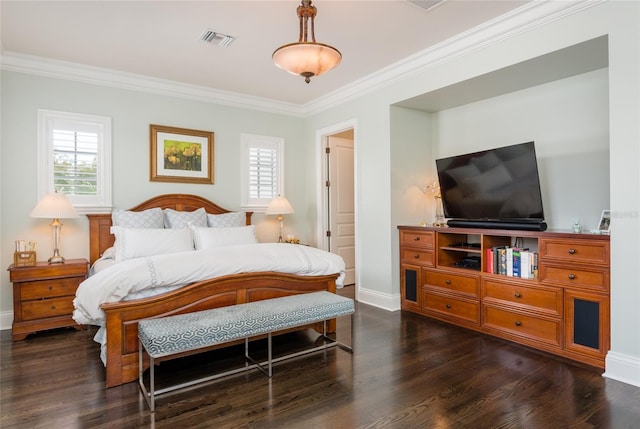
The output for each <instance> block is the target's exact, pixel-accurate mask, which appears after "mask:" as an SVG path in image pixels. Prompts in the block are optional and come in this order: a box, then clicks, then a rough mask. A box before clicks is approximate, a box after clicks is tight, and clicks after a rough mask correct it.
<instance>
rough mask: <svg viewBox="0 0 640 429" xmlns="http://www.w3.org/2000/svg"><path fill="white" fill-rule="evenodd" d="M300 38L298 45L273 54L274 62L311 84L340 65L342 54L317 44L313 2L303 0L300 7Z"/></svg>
mask: <svg viewBox="0 0 640 429" xmlns="http://www.w3.org/2000/svg"><path fill="white" fill-rule="evenodd" d="M297 11H298V17H299V19H300V37H299V39H298V43H289V44H288V45H284V46H281V47H279V48H278V49H276V50H275V52H274V53H273V56H272V58H273V62H274V63H275V65H276V66H278V67H280V68H281V69H283V70H285V71H287V72H289V73H291V74H295V75H300V76H303V77H304V78H305V79H304V80H305V82H307V83H309V82H310V81H311V77H313V76H320V75H321V74H322V73H325V72H327V71H329V70H331V69H332V68H334V67H336V66H337V65H338V64H340V61H341V60H342V54H341V53H340V51H338V50H337V49H336V48H334V47H333V46H329V45H325V44H324V43H317V42H316V37H315V34H314V19H315V16H316V12H317V9H316V7H315V6H312V5H311V0H303V1H302V4H301V5H300V6H298V9H297ZM309 18H311V41H308V33H309V31H308V30H309V29H308V27H309Z"/></svg>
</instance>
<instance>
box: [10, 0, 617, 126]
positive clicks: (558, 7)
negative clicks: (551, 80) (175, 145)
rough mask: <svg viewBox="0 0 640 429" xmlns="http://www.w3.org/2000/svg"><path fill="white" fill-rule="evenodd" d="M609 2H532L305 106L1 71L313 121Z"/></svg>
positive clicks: (61, 71) (109, 73) (147, 84)
mask: <svg viewBox="0 0 640 429" xmlns="http://www.w3.org/2000/svg"><path fill="white" fill-rule="evenodd" d="M604 1H607V0H579V1H533V2H530V3H527V4H525V5H524V6H522V7H520V8H518V9H515V10H513V11H511V12H510V13H507V14H504V15H502V16H500V17H498V18H496V19H493V20H491V21H488V22H486V23H485V24H483V25H480V26H477V27H475V28H473V29H471V30H469V31H466V32H463V33H460V34H458V35H456V36H454V37H452V38H450V39H448V40H445V41H444V42H441V43H438V44H436V45H434V46H432V47H430V48H428V49H425V50H423V51H421V52H418V53H416V54H414V55H412V56H409V57H407V58H405V59H403V60H401V61H398V62H396V63H394V64H391V65H389V66H387V67H385V68H383V69H381V70H379V71H377V72H375V73H372V74H370V75H368V76H365V77H363V78H362V79H359V80H357V81H355V82H353V83H350V84H349V85H347V86H344V87H342V88H339V89H337V90H335V91H333V92H330V93H328V94H326V95H324V96H322V97H319V98H317V99H315V100H313V101H311V102H309V103H306V104H304V105H299V104H294V103H285V102H281V101H277V100H272V99H266V98H261V97H253V96H248V95H245V94H239V93H234V92H230V91H221V90H217V89H213V88H209V87H203V86H197V85H189V84H185V83H180V82H175V81H170V80H164V79H158V78H153V77H150V76H145V75H139V74H133V73H125V72H121V71H117V70H111V69H106V68H100V67H93V66H87V65H83V64H77V63H72V62H67V61H60V60H53V59H49V58H43V57H37V56H31V55H24V54H19V53H15V52H3V53H2V55H1V56H0V67H1V69H2V70H7V71H12V72H18V73H26V74H33V75H38V76H44V77H50V78H56V79H64V80H70V81H76V82H83V83H90V84H94V85H103V86H109V87H114V88H120V89H127V90H133V91H139V92H144V93H150V94H156V95H164V96H169V97H176V98H183V99H189V100H195V101H201V102H206V103H213V104H220V105H224V106H229V107H235V108H240V109H249V110H257V111H264V112H269V113H275V114H283V115H289V116H296V117H308V116H311V115H314V114H317V113H320V112H322V111H325V110H328V109H330V108H332V107H335V106H337V105H339V104H342V103H345V102H347V101H350V100H352V99H354V98H357V97H360V96H363V95H365V94H368V93H371V92H373V91H375V90H378V89H380V88H381V87H385V86H388V85H391V84H393V83H395V82H398V81H400V80H404V79H407V78H408V77H411V76H415V75H416V74H418V73H422V72H424V71H426V70H429V69H431V68H434V67H437V66H439V65H442V64H444V63H447V62H450V61H453V60H455V59H457V58H460V57H462V56H465V55H469V54H471V53H473V52H476V51H478V50H480V49H484V48H486V47H488V46H491V45H494V44H497V43H499V42H501V41H504V40H506V39H509V38H512V37H515V36H517V35H520V34H523V33H526V32H528V31H531V30H533V29H535V28H538V27H540V26H542V25H545V24H548V23H551V22H554V21H557V20H559V19H562V18H564V17H566V16H569V15H573V14H576V13H579V12H581V11H583V10H585V9H588V8H591V7H593V6H596V5H598V4H600V3H602V2H604Z"/></svg>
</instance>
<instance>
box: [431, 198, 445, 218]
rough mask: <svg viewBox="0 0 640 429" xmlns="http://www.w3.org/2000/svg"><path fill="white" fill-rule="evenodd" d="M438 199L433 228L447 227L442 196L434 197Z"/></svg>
mask: <svg viewBox="0 0 640 429" xmlns="http://www.w3.org/2000/svg"><path fill="white" fill-rule="evenodd" d="M433 197H434V198H435V199H436V219H435V221H434V222H433V226H447V221H446V220H445V219H444V209H443V208H442V196H440V195H434V196H433Z"/></svg>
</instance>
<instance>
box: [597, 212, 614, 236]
mask: <svg viewBox="0 0 640 429" xmlns="http://www.w3.org/2000/svg"><path fill="white" fill-rule="evenodd" d="M610 228H611V210H603V211H602V215H600V222H598V232H600V234H609V230H610Z"/></svg>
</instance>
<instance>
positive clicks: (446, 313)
mask: <svg viewBox="0 0 640 429" xmlns="http://www.w3.org/2000/svg"><path fill="white" fill-rule="evenodd" d="M422 303H423V304H422V305H423V307H424V310H425V311H426V312H427V313H432V314H434V315H436V316H442V317H444V318H446V319H449V320H451V319H458V320H460V321H464V322H467V324H468V322H471V323H473V324H475V325H479V324H480V304H479V303H478V302H474V301H470V300H465V299H458V298H454V297H451V296H445V295H439V294H435V293H431V292H428V291H425V292H424V294H423V300H422Z"/></svg>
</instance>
